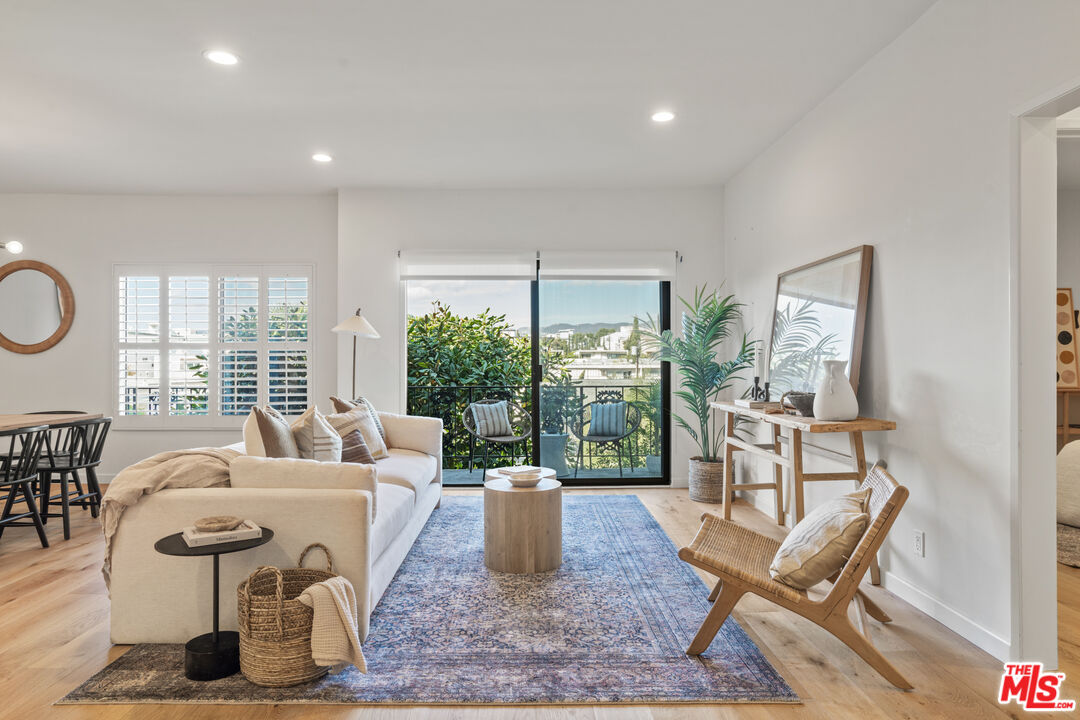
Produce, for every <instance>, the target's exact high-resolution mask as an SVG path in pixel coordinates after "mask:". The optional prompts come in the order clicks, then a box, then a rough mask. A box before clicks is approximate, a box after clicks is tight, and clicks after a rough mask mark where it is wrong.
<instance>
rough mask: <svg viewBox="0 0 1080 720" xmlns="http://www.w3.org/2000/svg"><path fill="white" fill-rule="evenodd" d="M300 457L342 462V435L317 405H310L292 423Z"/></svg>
mask: <svg viewBox="0 0 1080 720" xmlns="http://www.w3.org/2000/svg"><path fill="white" fill-rule="evenodd" d="M292 432H293V438H295V440H296V448H297V449H298V450H299V451H300V457H302V458H306V459H308V460H318V461H319V462H341V436H340V435H338V434H337V431H336V430H334V426H333V425H331V424H330V423H328V422H327V421H326V417H325V416H324V415H323V414H322V413H321V412H319V409H318V408H316V407H309V408H308V409H307V410H306V411H305V412H304V414H303V415H301V416H300V417H298V418H297V419H296V421H295V422H294V423H293V424H292Z"/></svg>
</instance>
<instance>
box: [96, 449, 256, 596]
mask: <svg viewBox="0 0 1080 720" xmlns="http://www.w3.org/2000/svg"><path fill="white" fill-rule="evenodd" d="M240 455H241V453H240V451H239V450H231V449H229V448H220V447H204V448H192V449H190V450H173V451H170V452H163V453H158V454H157V455H154V456H153V457H149V458H147V459H146V460H141V461H139V462H137V463H135V464H134V465H131V466H129V467H126V468H124V469H123V470H121V471H120V472H119V473H118V474H117V475H116V477H114V478H113V479H112V482H110V483H109V489H108V490H106V491H105V497H103V498H102V499H101V527H102V529H103V530H104V531H105V564H104V565H103V566H102V568H101V573H102V574H103V575H104V576H105V586H106V587H108V585H109V572H110V571H111V570H112V539H113V535H115V534H116V528H117V527H118V526H119V524H120V516H121V515H122V514H123V513H124V510H126V509H127V508H129V507H131V506H132V505H134V504H135V503H137V502H139V499H140V498H141V497H142V496H143V495H150V494H151V493H156V492H157V491H158V490H165V489H166V488H181V487H183V488H206V487H218V486H221V485H228V484H229V463H231V462H232V461H233V460H234V459H236V458H238V457H240ZM176 529H177V530H179V528H176Z"/></svg>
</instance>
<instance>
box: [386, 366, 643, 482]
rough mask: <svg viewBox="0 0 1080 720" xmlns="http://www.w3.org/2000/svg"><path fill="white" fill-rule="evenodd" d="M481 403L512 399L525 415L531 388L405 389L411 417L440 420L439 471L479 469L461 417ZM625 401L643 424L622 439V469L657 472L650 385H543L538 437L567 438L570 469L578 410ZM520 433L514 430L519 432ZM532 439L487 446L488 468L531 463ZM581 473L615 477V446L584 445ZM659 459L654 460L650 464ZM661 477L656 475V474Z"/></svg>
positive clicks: (479, 448) (477, 449) (477, 450)
mask: <svg viewBox="0 0 1080 720" xmlns="http://www.w3.org/2000/svg"><path fill="white" fill-rule="evenodd" d="M485 398H490V399H495V400H510V401H513V402H515V403H517V404H518V405H520V406H521V407H522V408H524V409H525V411H526V412H529V413H531V412H532V403H533V397H532V387H531V386H529V385H424V386H409V388H408V393H407V406H408V412H409V414H410V415H427V416H429V417H439V418H442V421H443V467H444V468H445V469H456V468H463V469H468V468H471V467H472V466H474V465H475V466H476V467H479V466H480V463H481V458H482V455H483V451H484V448H483V443H482V441H479V440H477V439H476V438H475V437H473V436H472V435H471V434H470V433H469V432H468V431H467V430H466V429H465V425H464V422H463V421H462V413H463V412H464V411H465V409H466V408H467V407H468V406H469V405H470V404H472V403H474V402H477V401H479V400H483V399H485ZM598 399H600V400H625V401H626V402H628V403H631V404H634V405H636V406H637V407H638V408H639V409H640V411H641V417H642V420H641V423H640V424H639V425H638V427H637V429H636V430H635V431H634V432H633V433H632V434H631V435H630V436H629V437H627V438H626V440H624V442H623V445H622V464H623V466H624V467H625V468H626V469H629V468H630V467H631V466H633V467H635V468H641V469H644V468H646V467H648V466H652V468H653V469H656V468H657V466H658V463H659V460H658V458H659V456H660V454H661V439H660V438H661V423H660V394H659V391H658V386H656V385H650V384H611V383H595V384H577V383H572V384H569V385H555V384H552V385H548V384H545V385H542V386H541V388H540V432H541V434H542V435H566V436H567V443H566V449H565V456H566V457H565V460H566V463H567V464H568V466H569V467H570V469H571V470H573V468H574V467H575V465H576V463H577V460H578V451H579V447H578V442H579V441H578V440H577V438H575V437H574V436H573V434H572V433H570V432H569V429H570V423H572V422H575V421H576V418H577V417H578V414H579V412H580V410H581V409H582V408H583V407H585V406H586V405H587V404H588V403H590V402H593V401H595V400H598ZM517 429H518V428H515V430H517ZM532 450H533V448H532V439H531V438H530V439H528V440H525V441H523V442H519V443H515V444H514V445H513V446H506V445H500V444H495V443H492V444H490V445H489V447H488V453H489V455H488V465H489V467H490V466H493V465H497V464H507V463H513V462H531V458H532ZM580 450H581V453H582V456H583V457H582V463H581V469H586V470H597V469H612V470H614V471H616V472H617V470H618V468H619V456H618V454H617V453H616V450H615V448H614V447H611V446H600V445H598V444H597V443H592V442H586V443H582V447H581V448H580ZM652 458H657V460H652ZM655 474H656V475H657V476H659V475H660V473H659V470H658V469H657V470H656V473H655Z"/></svg>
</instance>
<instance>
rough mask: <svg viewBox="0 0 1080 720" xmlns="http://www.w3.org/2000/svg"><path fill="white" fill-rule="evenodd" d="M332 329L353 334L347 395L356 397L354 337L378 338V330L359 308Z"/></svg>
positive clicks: (352, 398)
mask: <svg viewBox="0 0 1080 720" xmlns="http://www.w3.org/2000/svg"><path fill="white" fill-rule="evenodd" d="M332 329H333V331H334V332H336V333H348V334H350V335H352V336H353V338H352V395H351V396H349V399H350V400H355V399H356V338H361V337H363V338H372V339H375V338H378V337H379V332H378V331H377V330H376V329H375V328H373V327H372V326H371V323H369V322H368V321H367V319H366V318H365V317H364V316H363V315H361V314H360V308H356V314H355V315H350V316H349V317H347V318H345V319H344V320H342V321H341V322H340V323H338V324H337V325H335V326H334V327H333V328H332Z"/></svg>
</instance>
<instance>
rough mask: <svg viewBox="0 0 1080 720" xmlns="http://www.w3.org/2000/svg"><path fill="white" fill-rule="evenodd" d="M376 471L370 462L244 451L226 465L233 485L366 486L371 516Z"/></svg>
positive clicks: (375, 514) (375, 507)
mask: <svg viewBox="0 0 1080 720" xmlns="http://www.w3.org/2000/svg"><path fill="white" fill-rule="evenodd" d="M377 473H378V471H377V470H376V469H375V468H374V467H372V466H371V465H354V464H351V463H330V462H319V461H317V460H307V459H302V458H265V457H255V456H251V455H246V456H242V457H238V458H236V459H235V460H233V461H232V463H231V464H230V465H229V476H230V477H229V484H230V485H232V486H233V487H235V488H300V489H320V490H333V489H342V490H367V491H368V492H370V493H371V494H372V497H371V516H372V517H373V518H378V516H379V515H378V512H376V511H377V510H378V511H382V507H380V506H379V501H378V493H377V492H376V489H377V487H378V484H379V483H378V480H377V479H376V476H377Z"/></svg>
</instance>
